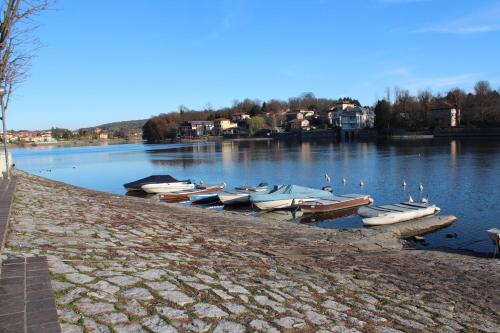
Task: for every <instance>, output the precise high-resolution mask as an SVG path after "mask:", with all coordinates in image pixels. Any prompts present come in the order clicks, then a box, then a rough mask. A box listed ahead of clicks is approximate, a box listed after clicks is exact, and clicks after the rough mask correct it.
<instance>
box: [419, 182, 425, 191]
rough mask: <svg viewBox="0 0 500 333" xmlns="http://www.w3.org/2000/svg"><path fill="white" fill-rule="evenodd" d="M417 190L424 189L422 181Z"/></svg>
mask: <svg viewBox="0 0 500 333" xmlns="http://www.w3.org/2000/svg"><path fill="white" fill-rule="evenodd" d="M418 190H419V191H420V192H423V191H424V185H422V183H420V186H419V187H418Z"/></svg>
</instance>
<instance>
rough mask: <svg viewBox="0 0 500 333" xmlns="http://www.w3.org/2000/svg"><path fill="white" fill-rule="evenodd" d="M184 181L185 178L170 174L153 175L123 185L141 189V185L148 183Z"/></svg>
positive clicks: (127, 187)
mask: <svg viewBox="0 0 500 333" xmlns="http://www.w3.org/2000/svg"><path fill="white" fill-rule="evenodd" d="M184 181H185V180H177V179H175V178H174V177H172V176H170V175H152V176H149V177H146V178H142V179H139V180H136V181H133V182H130V183H126V184H123V186H124V187H125V188H126V189H129V190H140V189H141V186H143V185H146V184H160V183H176V182H184Z"/></svg>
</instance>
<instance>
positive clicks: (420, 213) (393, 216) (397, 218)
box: [363, 205, 439, 226]
mask: <svg viewBox="0 0 500 333" xmlns="http://www.w3.org/2000/svg"><path fill="white" fill-rule="evenodd" d="M438 211H439V208H438V207H436V206H434V205H433V206H429V207H427V208H421V209H416V210H409V211H405V212H392V213H384V214H380V215H378V216H373V217H365V218H363V225H366V226H375V225H386V224H394V223H399V222H404V221H410V220H414V219H417V218H420V217H424V216H429V215H433V214H435V213H437V212H438Z"/></svg>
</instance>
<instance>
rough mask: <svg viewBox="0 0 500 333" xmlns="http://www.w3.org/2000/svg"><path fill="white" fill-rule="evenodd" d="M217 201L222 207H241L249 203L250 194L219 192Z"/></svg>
mask: <svg viewBox="0 0 500 333" xmlns="http://www.w3.org/2000/svg"><path fill="white" fill-rule="evenodd" d="M219 200H220V201H221V202H222V203H223V204H224V205H243V204H248V203H249V202H250V194H248V193H230V192H220V193H219Z"/></svg>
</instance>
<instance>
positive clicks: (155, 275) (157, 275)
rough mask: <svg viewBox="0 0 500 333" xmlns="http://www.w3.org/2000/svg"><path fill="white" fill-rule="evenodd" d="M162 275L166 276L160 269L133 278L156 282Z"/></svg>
mask: <svg viewBox="0 0 500 333" xmlns="http://www.w3.org/2000/svg"><path fill="white" fill-rule="evenodd" d="M164 275H166V273H165V272H164V271H162V270H160V269H149V270H147V271H144V272H139V273H136V274H135V276H137V277H140V278H142V279H145V280H158V279H161V277H162V276H164Z"/></svg>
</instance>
